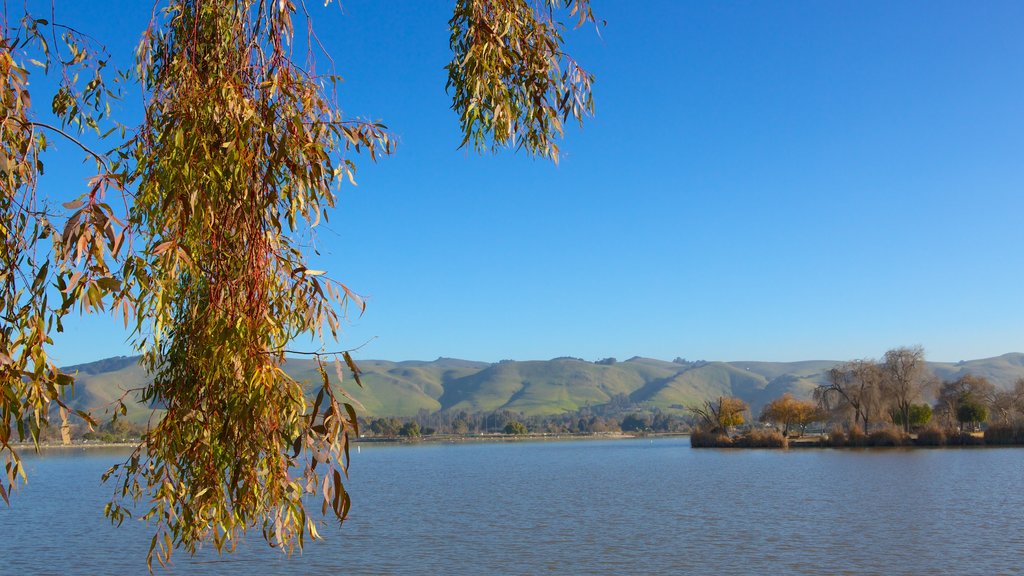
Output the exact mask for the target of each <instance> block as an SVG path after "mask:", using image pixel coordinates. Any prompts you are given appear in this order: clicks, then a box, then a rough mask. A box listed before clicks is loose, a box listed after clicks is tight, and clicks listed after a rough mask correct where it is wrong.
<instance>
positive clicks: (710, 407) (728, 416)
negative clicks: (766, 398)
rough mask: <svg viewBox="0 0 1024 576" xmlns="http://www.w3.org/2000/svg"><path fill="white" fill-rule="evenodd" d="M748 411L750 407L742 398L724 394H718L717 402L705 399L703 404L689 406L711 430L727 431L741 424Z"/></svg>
mask: <svg viewBox="0 0 1024 576" xmlns="http://www.w3.org/2000/svg"><path fill="white" fill-rule="evenodd" d="M748 411H750V407H749V406H748V405H747V403H746V402H744V401H743V400H741V399H739V398H733V397H725V396H720V397H719V398H718V401H717V402H712V401H710V400H706V401H705V402H704V405H703V406H701V407H695V408H690V412H691V413H693V414H694V415H695V416H697V417H698V418H700V419H701V421H702V422H703V425H704V427H706V428H708V430H709V431H711V432H716V431H721V432H728V431H729V429H730V428H732V427H734V426H741V425H742V424H743V422H744V421H745V420H744V415H745V414H746V413H747V412H748Z"/></svg>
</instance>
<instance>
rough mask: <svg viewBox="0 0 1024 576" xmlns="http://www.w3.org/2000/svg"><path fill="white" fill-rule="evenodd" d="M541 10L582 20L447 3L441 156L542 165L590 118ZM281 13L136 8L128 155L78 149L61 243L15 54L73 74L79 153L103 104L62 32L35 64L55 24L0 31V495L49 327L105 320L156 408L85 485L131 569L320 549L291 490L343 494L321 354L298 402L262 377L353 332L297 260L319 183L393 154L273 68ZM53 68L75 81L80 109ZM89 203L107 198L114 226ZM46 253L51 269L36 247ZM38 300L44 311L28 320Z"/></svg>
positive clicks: (333, 293)
mask: <svg viewBox="0 0 1024 576" xmlns="http://www.w3.org/2000/svg"><path fill="white" fill-rule="evenodd" d="M302 8H303V12H302V13H304V12H305V7H304V6H303V7H302ZM559 10H568V11H569V14H570V16H571V17H573V18H575V19H576V21H577V24H578V25H579V24H583V23H585V22H593V21H594V19H593V15H592V14H591V12H590V7H589V5H588V0H546V1H543V2H531V1H528V0H457V1H456V3H455V11H454V15H453V17H452V19H451V21H450V23H449V25H450V28H451V47H452V50H453V56H452V61H451V63H450V64H449V65H448V67H447V70H448V83H447V88H448V90H449V91H450V93H451V94H452V107H453V108H454V109H455V111H456V112H457V114H458V115H459V121H460V123H461V125H462V128H463V132H464V140H463V144H464V145H465V144H469V145H471V146H472V147H474V148H476V149H485V148H492V149H493V148H497V147H504V146H516V147H517V148H520V149H525V151H526V152H527V153H529V154H532V155H537V156H542V157H546V158H549V159H551V160H555V161H557V158H558V147H557V144H556V143H555V141H556V139H557V137H558V136H559V135H560V134H561V132H562V129H563V128H562V126H563V123H564V122H566V121H567V120H568V119H569V117H572V118H574V119H575V120H577V121H579V120H581V119H582V117H583V116H584V115H587V114H589V113H591V111H592V105H593V104H592V100H591V94H590V85H591V82H592V77H591V76H590V75H589V74H587V73H586V72H585V71H583V70H582V69H581V68H580V67H579V66H578V65H577V64H576V62H575V61H574V60H573V59H572V58H571V57H570V56H569V55H568V54H566V53H565V52H564V51H563V50H562V45H563V43H562V36H561V34H562V29H563V27H562V25H561V24H560V22H559V21H558V19H557V18H556V11H559ZM302 13H300V14H302ZM295 14H296V4H295V2H294V1H293V0H281V1H280V2H256V1H255V0H205V1H203V2H199V1H198V0H163V1H162V2H159V3H158V4H157V6H156V7H155V8H154V16H153V20H152V22H151V23H150V26H149V29H148V30H147V31H146V33H145V34H144V36H143V41H142V43H141V44H140V46H139V49H138V52H137V54H138V61H137V66H136V69H135V71H134V74H133V77H134V79H135V80H136V81H138V82H139V83H140V84H141V86H142V91H143V100H144V105H145V120H144V122H143V123H142V125H141V126H139V127H137V128H136V129H135V130H132V131H124V130H114V131H112V132H109V133H108V135H109V137H111V138H114V139H116V138H119V137H120V138H122V139H123V138H124V135H129V134H130V137H128V138H127V139H126V140H122V141H118V142H116V143H114V144H113V146H112V147H111V148H112V152H110V153H109V154H107V155H102V154H96V153H94V152H92V151H90V150H88V149H87V152H88V153H89V154H90V155H91V156H92V157H93V159H94V160H95V164H96V169H97V175H96V177H95V178H94V179H93V180H92V181H91V182H90V185H89V189H88V191H87V192H86V193H85V194H83V196H82V197H81V198H80V199H78V200H76V201H74V202H72V203H69V204H67V205H65V208H66V209H67V210H68V211H69V213H68V214H66V225H65V226H64V228H63V230H58V229H57V228H56V227H55V226H54V224H52V222H54V221H55V217H56V216H57V215H55V214H52V213H50V212H48V211H47V209H46V208H45V206H44V205H42V203H40V202H38V201H37V197H36V189H35V183H36V177H37V175H38V172H39V171H40V170H41V166H42V165H41V163H40V160H39V157H40V154H41V153H42V152H44V151H45V149H46V139H45V136H44V135H43V134H42V133H41V132H40V131H41V130H43V129H47V130H49V131H50V133H51V134H53V133H57V134H60V135H61V136H62V137H68V138H73V135H71V134H69V133H67V132H66V131H64V130H63V129H62V128H57V127H52V126H47V125H46V124H44V123H42V122H39V121H38V120H37V119H36V118H35V115H34V108H33V107H32V104H31V102H32V100H31V99H30V98H29V95H28V92H27V88H26V87H27V86H28V78H29V75H30V71H29V68H28V66H29V65H28V64H26V62H31V60H32V57H33V56H38V57H39V59H40V60H41V61H42V65H41V66H40V68H41V70H42V72H43V73H45V72H46V71H47V69H48V66H49V65H50V63H51V62H52V61H55V62H57V63H58V64H59V67H60V68H62V69H64V71H67V70H68V69H72V70H71V73H66V74H63V75H62V77H63V78H64V80H66V82H65V81H64V80H62V82H61V84H60V88H59V90H58V92H57V93H56V95H55V96H54V98H53V99H52V108H53V110H54V111H55V112H56V114H57V116H58V118H59V119H60V121H61V122H62V123H63V124H62V127H63V128H67V127H68V126H72V127H74V128H76V129H78V130H84V129H93V130H96V131H97V132H100V123H101V122H102V121H103V120H105V118H104V114H105V110H106V107H105V98H106V97H107V96H109V95H111V94H112V92H110V91H108V90H107V88H106V85H105V84H104V82H103V79H102V74H100V72H101V70H102V67H103V62H104V59H103V58H100V57H96V54H97V52H96V51H95V50H89V49H88V48H87V47H85V46H86V45H87V43H86V42H84V41H83V40H82V38H83V37H82V36H80V35H78V34H77V33H75V32H74V31H73V30H70V29H65V28H61V30H65V31H66V32H67V33H66V34H65V35H64V38H65V39H66V41H65V42H66V47H65V48H66V49H65V51H64V52H63V55H62V53H61V52H59V51H58V50H57V49H56V48H57V47H52V49H51V47H50V46H48V45H47V44H46V38H47V37H48V36H49V35H48V34H44V33H42V32H40V28H41V27H47V26H54V27H56V26H57V24H56V23H51V22H48V21H46V20H41V19H39V20H37V19H33V18H32V17H31V16H29V15H28V14H26V15H25V18H24V19H22V20H21V21H20V24H17V25H12V23H11V22H8V21H3V22H0V25H2V27H0V106H2V107H3V110H2V113H3V114H4V118H5V119H6V120H5V122H3V123H2V126H0V130H2V134H0V136H2V138H0V180H2V185H3V188H2V191H0V192H2V193H0V230H2V231H3V235H2V238H0V240H2V241H3V242H4V244H5V245H4V248H3V251H2V256H0V266H2V268H0V316H2V317H3V320H4V322H3V326H4V327H5V328H4V329H3V330H2V331H0V375H2V379H3V380H2V386H3V393H2V394H0V455H2V457H3V459H4V460H5V463H6V464H7V466H6V469H7V471H8V475H7V478H6V485H7V487H4V486H3V485H2V484H0V496H3V499H4V500H7V498H8V495H7V493H8V491H9V489H10V486H11V485H12V484H13V483H14V482H15V481H16V479H17V478H18V477H19V476H20V477H22V478H23V477H24V473H23V470H22V468H21V467H20V464H19V462H20V461H19V457H18V454H17V452H16V451H15V450H14V448H13V446H12V445H11V443H10V431H11V429H12V426H14V425H16V426H17V433H18V437H19V438H20V439H25V438H31V439H33V440H37V439H38V434H39V430H40V429H41V428H43V427H45V425H46V424H47V419H48V416H49V414H50V411H51V408H52V405H53V404H54V403H56V404H57V407H58V408H59V411H60V412H59V413H60V414H61V416H62V417H66V415H67V410H66V407H65V406H64V405H63V403H62V400H61V397H62V394H63V390H64V389H66V388H67V387H68V386H69V385H70V384H71V382H72V379H71V378H70V377H69V376H68V375H65V374H62V373H60V371H59V370H58V369H56V367H55V366H54V365H53V364H52V363H51V362H49V360H48V358H47V355H46V350H47V346H48V345H49V344H50V343H51V342H52V341H51V339H50V333H51V331H53V330H58V331H59V330H60V329H61V320H62V318H63V317H64V316H65V315H66V314H67V313H68V312H69V311H71V310H74V309H78V310H80V311H83V312H90V311H93V310H103V309H109V310H112V311H114V312H115V313H117V314H118V315H119V316H121V317H123V319H124V322H125V325H126V327H127V328H128V329H129V331H130V338H131V340H132V343H133V345H134V346H135V347H136V349H137V350H138V351H139V352H141V353H142V356H143V365H144V366H145V367H146V368H147V369H148V370H149V371H150V372H151V374H152V376H153V380H152V383H151V384H149V385H147V386H146V388H145V389H144V390H143V391H142V399H143V400H144V401H148V402H153V403H160V404H161V405H163V406H166V408H167V411H166V415H165V416H164V417H163V418H162V419H161V420H159V421H158V422H155V423H154V424H153V425H152V426H151V427H150V428H149V429H148V430H147V431H146V432H145V435H144V438H143V439H142V441H141V442H140V444H139V445H138V447H137V448H136V450H135V451H134V452H133V454H132V455H131V457H129V458H128V459H127V460H126V461H125V462H124V463H123V464H121V465H118V466H115V467H114V468H112V469H111V470H110V471H108V473H107V474H106V475H105V476H104V479H105V480H106V479H108V478H115V479H116V482H117V483H118V485H119V487H118V488H117V489H116V490H115V497H114V499H113V500H112V502H111V504H110V506H108V507H107V515H108V516H109V517H110V518H111V520H112V521H114V522H116V523H120V522H122V521H123V520H124V519H125V518H126V517H128V516H129V515H130V509H131V508H132V505H133V503H145V505H146V506H148V507H149V509H148V510H147V511H146V512H145V514H144V518H146V519H147V520H148V521H149V522H150V525H151V526H153V527H154V530H155V533H154V536H153V541H152V546H151V549H150V553H149V561H150V567H152V560H153V559H154V558H155V559H156V560H158V561H159V562H161V563H164V562H166V561H167V560H168V559H169V557H170V555H171V552H172V550H173V549H174V548H179V547H180V548H183V549H185V550H186V551H188V552H195V550H196V549H197V547H198V546H199V545H200V543H202V542H204V541H209V542H212V544H213V545H214V546H215V547H216V548H217V549H218V550H223V549H226V550H231V549H233V547H234V545H235V542H237V541H238V538H237V536H238V534H239V533H240V532H244V531H246V530H247V529H248V528H250V527H256V526H258V527H259V528H260V529H261V531H262V533H263V534H264V536H265V537H266V539H267V540H268V541H269V542H271V543H273V544H275V545H279V546H283V547H285V548H286V549H288V550H291V549H292V547H293V546H296V545H297V546H299V547H301V546H302V543H303V536H304V535H308V536H310V537H312V538H317V537H319V534H318V532H317V530H316V525H315V523H314V522H313V520H312V519H310V518H309V515H308V514H307V511H306V500H305V498H304V494H305V493H310V492H314V491H315V492H316V493H320V494H322V496H323V509H324V510H325V511H326V510H327V509H330V510H331V511H332V513H333V514H334V516H335V517H336V518H337V519H338V520H339V521H342V520H344V519H345V517H346V516H347V513H348V509H349V506H350V498H349V495H348V493H347V492H346V491H345V488H344V486H343V484H342V477H343V475H344V474H345V473H346V472H347V468H348V442H349V438H350V435H351V434H358V421H357V419H356V416H355V409H354V407H353V406H352V404H350V403H348V402H346V401H345V400H346V398H345V396H344V395H343V394H341V393H340V392H339V391H338V390H337V388H336V387H334V386H332V385H331V384H330V383H329V379H328V376H327V371H326V370H327V368H326V367H325V365H324V363H323V361H322V360H324V358H325V357H327V356H329V355H327V354H323V353H319V354H317V355H316V358H317V360H318V366H319V373H320V380H321V383H320V387H319V391H318V392H316V399H315V400H314V401H313V402H312V404H311V405H310V403H308V402H307V400H306V398H305V397H304V394H303V389H302V387H301V385H300V384H299V383H298V382H295V381H294V380H292V379H291V378H289V377H288V376H287V375H286V374H285V373H284V371H283V370H282V368H281V366H282V363H283V362H284V358H285V353H286V352H287V349H286V346H287V345H288V343H289V342H290V341H291V340H292V339H293V338H295V337H296V336H298V335H300V334H308V333H313V334H317V335H319V336H320V338H321V340H322V342H323V341H324V339H327V340H330V339H336V338H337V330H338V326H339V321H340V320H341V319H343V317H344V315H345V310H346V306H348V305H354V306H355V307H356V308H357V309H359V310H360V311H362V309H363V302H362V300H361V299H359V297H358V296H357V295H356V294H355V293H354V292H352V291H351V290H350V289H349V288H348V287H347V286H345V285H344V284H341V283H339V282H337V281H335V280H332V279H330V278H329V277H327V276H326V275H325V273H324V271H318V270H312V269H310V268H309V267H307V266H306V260H305V257H304V253H303V251H302V248H303V246H304V245H305V242H303V243H300V239H308V238H310V237H311V236H312V229H313V227H314V226H315V225H316V223H317V222H319V221H320V220H321V219H322V218H326V217H327V216H328V213H327V211H326V209H327V208H330V207H331V206H333V205H334V191H333V190H334V189H335V187H336V186H337V185H338V184H339V183H340V181H341V180H342V179H348V180H351V179H352V178H353V173H354V170H355V165H354V164H353V162H352V160H351V159H350V158H349V157H347V154H346V153H347V152H348V153H359V152H366V153H368V154H369V155H370V157H371V158H373V159H376V158H377V157H378V156H379V155H381V154H388V153H390V152H391V151H392V149H393V142H392V140H391V139H390V137H389V135H388V134H387V132H386V131H385V128H384V127H383V126H382V125H380V124H373V123H365V122H358V121H353V120H350V119H347V118H345V117H343V116H342V115H341V113H340V111H339V110H338V108H337V107H336V105H335V104H334V103H333V101H332V98H331V96H330V94H329V93H327V92H326V91H325V87H324V86H325V85H326V84H327V82H328V81H331V82H333V81H334V80H335V79H336V78H335V77H333V76H328V77H324V76H318V75H317V74H316V72H315V67H314V66H313V61H312V53H313V50H312V49H311V50H309V51H308V53H309V54H310V59H309V60H308V61H307V62H304V63H299V62H295V61H293V60H292V57H291V54H292V48H291V45H292V42H293V37H294V34H293V31H294V28H295V22H294V21H293V20H294V18H295ZM6 17H7V12H6V11H5V12H4V14H3V15H2V16H0V18H6ZM302 17H308V15H307V16H300V18H302ZM53 36H54V37H55V36H56V34H54V35H53ZM300 37H302V36H300ZM305 37H306V38H307V40H308V41H310V42H313V43H315V36H314V35H312V34H307V35H305ZM311 48H312V46H311ZM32 51H34V52H33V53H32V54H28V52H32ZM295 52H296V53H302V51H301V50H296V51H295ZM51 57H52V58H53V59H54V60H51ZM76 68H81V69H82V70H83V72H84V73H83V74H81V76H82V77H83V78H87V79H88V83H87V84H86V86H85V87H84V88H83V89H81V90H80V89H78V88H77V86H76V85H75V83H74V81H73V79H74V78H77V77H78V74H77V73H76V71H75V70H74V69H76ZM31 73H33V74H34V73H36V71H32V72H31ZM114 127H115V128H117V127H118V126H116V125H115V126H114ZM83 147H84V146H83ZM108 195H109V196H113V197H115V198H117V197H120V198H117V199H118V200H120V199H123V200H124V204H125V205H126V210H125V212H124V213H121V214H116V213H115V210H114V208H112V206H113V205H116V203H115V202H112V201H111V200H109V199H108V198H107V196H108ZM63 216H65V215H60V217H63ZM47 238H52V242H53V244H52V248H51V249H46V248H39V249H37V245H36V242H37V241H38V240H40V239H47ZM50 286H54V287H56V289H57V290H58V291H59V293H60V295H61V302H60V303H59V304H58V303H53V302H51V301H50V300H49V299H48V297H49V290H50V288H49V287H50ZM342 362H344V364H345V366H343V365H342ZM333 363H334V369H335V370H336V372H337V374H338V376H339V378H340V377H341V376H342V373H343V372H344V371H345V368H347V370H348V372H350V373H351V374H352V376H353V377H354V380H355V381H356V383H357V385H359V384H360V377H359V369H358V367H357V366H356V365H355V363H354V362H353V361H352V358H351V357H350V356H349V355H348V353H347V352H344V353H342V354H339V355H337V356H335V357H334V360H333ZM118 408H119V409H120V410H122V411H123V410H124V407H123V405H122V406H119V407H118ZM81 416H82V417H84V418H89V416H88V415H86V414H81ZM318 464H319V465H320V467H319V469H318V468H317V465H318ZM122 499H125V500H127V502H125V501H124V500H122Z"/></svg>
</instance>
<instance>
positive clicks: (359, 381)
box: [341, 352, 363, 388]
mask: <svg viewBox="0 0 1024 576" xmlns="http://www.w3.org/2000/svg"><path fill="white" fill-rule="evenodd" d="M341 356H342V357H343V358H344V359H345V364H348V369H349V370H351V371H352V378H354V379H355V381H356V384H358V385H359V387H360V388H362V387H363V381H362V379H361V378H360V377H359V374H360V373H361V372H362V371H361V370H359V367H358V366H356V363H355V360H352V355H351V354H349V353H348V352H342V353H341Z"/></svg>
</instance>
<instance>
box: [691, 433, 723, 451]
mask: <svg viewBox="0 0 1024 576" xmlns="http://www.w3.org/2000/svg"><path fill="white" fill-rule="evenodd" d="M731 446H732V440H730V439H729V437H728V436H727V435H725V434H722V433H720V432H705V431H703V430H697V431H695V432H693V433H692V434H690V447H692V448H728V447H731Z"/></svg>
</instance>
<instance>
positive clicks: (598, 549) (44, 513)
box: [0, 439, 1024, 576]
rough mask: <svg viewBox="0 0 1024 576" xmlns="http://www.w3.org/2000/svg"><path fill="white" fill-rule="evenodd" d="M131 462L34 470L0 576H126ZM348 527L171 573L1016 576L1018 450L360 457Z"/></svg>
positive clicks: (668, 444) (652, 446)
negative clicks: (117, 467)
mask: <svg viewBox="0 0 1024 576" xmlns="http://www.w3.org/2000/svg"><path fill="white" fill-rule="evenodd" d="M125 454H126V452H125V451H123V450H122V451H109V450H102V451H101V450H95V451H93V450H90V451H83V450H71V451H63V450H62V451H54V452H46V453H44V454H43V455H42V456H40V457H32V458H26V463H27V466H28V471H29V475H30V476H29V481H30V484H29V486H27V487H25V488H23V489H22V490H20V491H19V492H18V493H17V494H16V495H15V496H14V498H13V499H12V506H11V507H10V508H6V507H2V506H0V528H2V529H3V532H4V536H3V537H2V538H0V547H2V552H3V554H2V558H3V564H2V565H3V568H2V569H0V572H3V573H7V572H10V573H14V574H18V573H24V574H39V573H53V574H138V573H143V572H144V571H145V553H146V550H147V548H148V545H149V540H148V532H147V530H146V528H145V526H144V525H142V524H141V523H139V522H135V521H126V523H125V525H124V526H122V527H121V528H119V529H117V528H113V527H111V526H110V525H109V523H107V522H106V521H105V520H104V519H103V513H102V510H103V505H104V504H105V502H106V497H107V496H108V495H109V493H110V491H111V490H112V489H113V487H112V486H102V485H101V484H100V481H99V477H100V475H101V474H102V473H103V471H104V470H106V469H107V468H108V467H109V466H110V465H111V464H114V463H116V462H118V461H119V458H123V457H124V455H125ZM353 456H354V462H353V466H352V470H351V472H352V478H351V481H350V483H349V488H350V491H351V492H352V494H353V499H354V504H353V508H352V515H351V519H350V520H349V521H348V522H346V524H345V525H344V527H342V528H341V529H338V528H336V527H335V526H333V525H329V526H328V527H327V528H326V529H325V530H324V532H325V534H326V535H327V540H326V541H322V542H315V543H312V544H308V545H307V548H306V550H305V552H304V553H303V554H302V555H301V556H299V555H296V556H293V557H292V558H291V559H287V558H284V557H283V556H281V555H280V554H279V553H278V552H276V551H273V550H269V549H267V548H266V547H265V545H264V544H263V542H262V540H261V539H259V536H258V535H257V534H253V535H252V536H251V538H250V541H249V543H248V545H246V544H244V543H243V545H242V546H240V549H239V551H238V552H237V553H236V554H234V555H225V556H220V557H218V556H217V554H216V553H214V552H211V551H206V552H203V553H201V554H200V555H198V556H197V557H196V558H189V557H187V556H185V555H182V554H179V555H177V556H175V561H174V567H173V570H172V571H171V573H173V574H244V575H246V576H251V575H253V574H547V573H552V574H554V573H559V574H562V573H568V574H613V573H614V574H686V573H691V574H709V573H715V574H769V573H776V574H939V573H955V574H1009V573H1016V572H1017V571H1018V570H1020V569H1021V568H1022V566H1024V513H1022V511H1024V490H1022V488H1024V480H1022V479H1024V450H1022V449H1016V448H1008V449H947V450H900V449H893V450H875V451H853V450H792V451H759V450H737V451H719V450H691V449H690V448H689V444H688V441H687V440H685V439H665V440H653V441H651V440H619V441H608V442H604V441H601V442H598V441H594V442H552V443H543V442H540V443H515V444H468V445H462V444H460V445H440V444H426V445H421V446H399V447H394V446H379V445H373V446H363V447H362V449H361V452H360V453H359V454H357V455H356V454H354V455H353Z"/></svg>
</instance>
